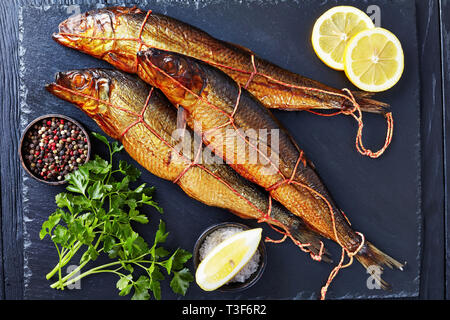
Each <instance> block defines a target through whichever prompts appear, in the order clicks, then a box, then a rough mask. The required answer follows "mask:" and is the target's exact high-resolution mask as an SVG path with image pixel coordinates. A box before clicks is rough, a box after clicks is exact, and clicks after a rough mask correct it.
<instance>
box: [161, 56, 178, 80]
mask: <svg viewBox="0 0 450 320" xmlns="http://www.w3.org/2000/svg"><path fill="white" fill-rule="evenodd" d="M164 71H165V72H166V73H168V74H169V75H171V76H173V75H176V74H177V73H178V62H177V61H175V60H173V59H172V58H170V57H166V58H164Z"/></svg>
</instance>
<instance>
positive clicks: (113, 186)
mask: <svg viewBox="0 0 450 320" xmlns="http://www.w3.org/2000/svg"><path fill="white" fill-rule="evenodd" d="M92 134H93V136H95V137H96V138H98V139H99V140H100V141H102V142H104V143H105V144H106V146H107V147H108V150H109V161H106V160H104V159H102V158H101V157H99V156H98V155H96V156H95V159H94V160H90V161H88V162H87V163H86V164H84V165H82V166H80V167H79V169H78V170H76V171H74V172H72V173H70V174H69V175H67V176H66V180H67V181H68V183H69V184H68V186H67V187H66V189H67V191H69V192H63V193H60V194H58V195H57V196H56V205H57V206H58V208H57V209H56V211H55V212H54V213H52V214H51V215H50V216H49V217H48V220H47V221H45V222H44V223H43V224H42V229H41V232H40V238H41V240H42V239H44V238H45V237H46V236H47V235H48V236H49V237H50V239H51V240H52V242H53V243H54V245H55V248H56V251H57V253H58V257H59V262H58V263H57V264H56V266H55V267H54V268H53V270H52V271H50V272H49V273H48V274H47V276H46V277H47V279H50V278H52V277H53V276H55V275H56V274H57V276H58V280H57V281H56V282H54V283H53V284H52V285H51V287H52V288H55V289H61V290H63V289H64V288H65V287H67V286H69V285H71V284H73V283H75V282H77V281H79V280H81V279H82V278H84V277H86V276H88V275H92V274H97V273H102V272H108V273H113V274H115V275H117V276H118V277H119V279H118V281H117V283H116V287H117V289H118V290H120V291H119V295H121V296H125V295H128V294H129V293H130V292H131V291H132V290H133V289H134V291H133V292H134V294H133V296H132V299H139V300H141V299H150V298H151V293H152V294H153V297H154V298H155V299H158V300H159V299H161V286H160V282H161V281H162V280H164V279H165V276H164V274H163V272H165V273H166V274H167V275H168V276H170V277H171V281H170V287H171V288H172V290H173V291H174V292H175V293H178V294H182V295H185V293H186V290H187V288H188V287H189V283H190V282H192V281H193V276H192V274H191V273H190V271H189V269H188V268H186V267H185V266H184V264H185V263H186V262H187V261H188V260H189V259H190V258H191V256H192V255H191V253H189V252H187V251H185V250H183V249H180V248H178V249H176V250H175V251H174V252H173V253H170V252H169V251H167V250H166V249H165V248H164V247H162V246H161V244H163V243H164V242H165V240H166V238H167V236H168V234H169V233H168V232H166V227H165V223H164V222H163V221H162V220H160V222H159V227H158V230H157V231H156V234H155V237H154V242H153V245H152V246H151V247H150V246H149V245H148V243H147V242H146V241H145V240H144V239H143V238H142V237H141V236H140V235H139V234H138V233H137V232H136V231H135V230H134V229H133V226H132V224H133V223H141V224H146V223H148V217H147V216H146V215H145V214H142V213H141V212H140V211H139V210H140V208H141V207H142V206H144V205H148V206H151V207H153V208H154V209H156V210H157V211H159V212H160V213H162V212H163V210H162V208H161V207H159V206H158V204H157V203H156V202H155V201H154V200H153V198H152V195H153V192H154V188H153V187H147V186H146V184H145V183H143V184H141V185H139V186H138V187H137V188H135V189H133V188H132V187H131V186H130V183H133V182H135V181H136V180H137V179H138V178H139V176H140V171H139V170H138V169H137V168H135V167H133V166H132V165H129V164H128V163H127V162H126V161H123V160H121V161H120V162H119V165H118V168H116V169H114V168H113V165H112V163H113V155H114V154H116V153H118V152H120V151H121V150H122V149H123V146H121V145H120V146H119V144H118V143H117V142H112V143H109V142H108V140H107V139H106V138H105V137H104V136H102V135H100V134H97V133H92ZM81 250H84V253H83V254H82V255H81V259H80V261H79V264H78V267H77V268H76V269H74V270H73V271H72V272H70V273H69V274H67V275H65V276H63V275H62V268H63V267H64V266H65V265H67V264H68V263H69V262H71V261H72V259H74V256H75V254H76V253H77V252H80V253H81V252H83V251H81ZM100 254H106V255H108V256H109V258H110V259H111V262H109V263H106V264H103V265H98V266H91V267H90V269H88V270H86V269H87V265H88V264H90V265H91V264H92V262H93V261H95V260H96V259H97V257H98V256H99V255H100ZM135 269H136V270H137V269H142V270H143V272H142V271H141V272H140V273H141V274H142V273H143V274H142V275H140V276H139V278H137V279H136V276H135V275H134V274H135V273H136V272H135Z"/></svg>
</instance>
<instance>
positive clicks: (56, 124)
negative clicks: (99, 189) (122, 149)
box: [22, 117, 89, 181]
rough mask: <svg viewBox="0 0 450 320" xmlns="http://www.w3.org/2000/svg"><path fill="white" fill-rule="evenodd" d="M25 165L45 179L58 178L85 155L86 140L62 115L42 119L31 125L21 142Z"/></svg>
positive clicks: (76, 166)
mask: <svg viewBox="0 0 450 320" xmlns="http://www.w3.org/2000/svg"><path fill="white" fill-rule="evenodd" d="M22 148H23V150H22V152H23V159H24V162H25V164H26V166H27V168H28V169H29V170H30V171H31V172H32V173H33V174H34V175H35V176H37V177H38V178H40V179H43V180H46V181H62V180H64V177H65V175H67V174H68V173H70V172H72V171H74V170H77V169H78V166H79V165H81V164H83V163H85V162H86V161H87V158H88V149H89V147H88V140H87V137H86V135H85V134H84V132H83V131H82V130H81V129H80V127H79V126H77V125H76V124H74V123H73V122H71V121H68V120H65V119H62V118H56V117H53V118H46V119H44V120H41V121H38V122H37V123H36V124H34V125H33V126H32V127H31V128H30V129H29V130H28V132H27V133H26V135H25V137H24V141H23V147H22Z"/></svg>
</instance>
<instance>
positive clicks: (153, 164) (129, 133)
mask: <svg viewBox="0 0 450 320" xmlns="http://www.w3.org/2000/svg"><path fill="white" fill-rule="evenodd" d="M46 89H47V91H49V92H50V93H52V94H53V95H55V96H57V97H59V98H61V99H63V100H66V101H68V102H71V103H73V104H75V105H76V106H78V107H79V108H80V109H81V110H83V111H84V112H85V113H86V114H87V115H88V116H89V117H91V118H92V119H93V120H94V121H95V122H96V123H97V124H98V125H99V126H100V128H101V129H102V130H103V131H104V132H105V133H106V134H108V135H109V136H110V137H112V138H113V139H117V140H119V141H120V142H121V143H122V144H123V146H124V149H125V150H126V151H127V153H128V154H129V155H130V156H131V157H132V158H134V159H135V160H136V161H137V162H138V163H139V164H141V165H142V166H143V167H144V168H146V169H147V170H148V171H150V172H151V173H152V174H154V175H156V176H158V177H160V178H163V179H165V180H170V181H173V182H175V183H176V184H178V186H179V187H180V188H181V189H182V190H183V191H184V192H185V193H186V194H187V195H188V196H190V197H191V198H193V199H196V200H198V201H200V202H202V203H205V204H207V205H210V206H215V207H220V208H224V209H227V210H229V211H231V212H232V213H234V214H236V215H238V216H240V217H242V218H245V219H258V220H259V219H263V220H262V221H264V216H265V215H266V214H267V213H268V214H269V218H268V219H267V220H266V221H267V222H269V223H271V224H273V225H274V226H275V227H277V228H278V230H281V231H283V233H284V232H286V233H285V234H287V235H289V237H290V238H291V239H292V240H293V241H294V243H297V244H298V245H299V244H309V245H306V246H304V247H301V248H302V249H303V251H305V252H309V253H311V255H312V256H313V257H316V258H319V256H322V258H323V261H327V262H329V261H331V260H330V259H329V256H328V252H327V251H326V250H325V249H324V247H323V242H322V241H321V240H320V236H319V235H318V234H317V233H315V232H313V231H312V230H311V229H310V228H309V227H307V225H306V224H305V223H304V222H303V221H302V220H301V219H300V218H298V217H297V216H295V215H293V214H292V213H290V212H289V211H288V210H286V208H284V207H282V206H281V205H280V204H279V203H277V202H271V201H270V200H269V197H268V194H267V193H266V192H265V191H264V190H261V189H260V188H259V187H257V186H256V185H254V184H252V183H250V182H249V181H247V180H245V179H244V178H242V177H241V176H240V175H238V174H237V173H236V172H235V171H234V170H233V169H231V168H230V167H229V166H228V165H227V164H224V163H223V161H222V159H219V158H217V157H216V158H214V155H211V152H210V151H209V149H206V148H204V146H203V145H201V140H200V145H199V147H198V148H197V149H198V150H197V151H196V150H195V148H194V147H195V145H194V144H192V143H191V144H188V147H187V148H186V149H182V148H180V149H177V148H176V147H177V146H179V145H180V141H179V138H180V137H178V136H177V135H174V132H175V131H176V130H177V112H176V109H175V108H174V107H173V106H172V105H171V104H170V102H169V101H168V100H167V99H166V98H165V97H164V95H163V94H162V93H161V92H160V91H159V90H157V89H154V88H151V87H150V86H148V85H147V84H146V83H144V82H143V81H142V80H140V79H139V78H137V77H136V76H134V75H129V74H126V73H124V72H121V71H118V70H109V69H83V70H74V71H68V72H60V73H58V74H57V76H56V80H55V82H54V83H51V84H49V85H47V86H46ZM185 135H188V136H192V134H191V131H190V130H189V129H186V133H185ZM194 152H195V153H194ZM198 154H200V155H201V158H202V160H203V161H199V159H198V157H197V155H198ZM211 157H212V158H211ZM194 160H196V161H195V163H196V164H195V165H193V162H194ZM316 260H317V259H316Z"/></svg>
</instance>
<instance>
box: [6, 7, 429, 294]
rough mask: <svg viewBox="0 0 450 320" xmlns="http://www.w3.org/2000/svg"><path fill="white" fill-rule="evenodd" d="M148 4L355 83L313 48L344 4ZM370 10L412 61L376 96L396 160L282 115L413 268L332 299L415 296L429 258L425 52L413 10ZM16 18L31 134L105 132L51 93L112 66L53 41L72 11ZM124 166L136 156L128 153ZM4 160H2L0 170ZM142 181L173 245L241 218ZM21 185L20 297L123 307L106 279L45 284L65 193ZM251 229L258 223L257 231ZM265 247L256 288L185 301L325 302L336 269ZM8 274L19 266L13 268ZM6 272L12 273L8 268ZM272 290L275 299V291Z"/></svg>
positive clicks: (370, 138)
mask: <svg viewBox="0 0 450 320" xmlns="http://www.w3.org/2000/svg"><path fill="white" fill-rule="evenodd" d="M33 3H34V2H33ZM149 3H151V4H144V5H141V7H143V8H147V9H152V10H153V11H155V12H161V13H166V14H169V15H171V16H174V17H176V18H179V19H181V20H184V21H186V22H189V23H191V24H193V25H195V26H198V27H200V28H202V29H204V30H206V31H208V32H210V33H211V34H213V35H214V36H217V37H219V38H222V39H224V40H227V41H232V42H235V43H240V44H242V45H244V46H247V47H249V48H251V49H253V50H254V51H255V52H257V53H258V54H260V55H261V56H263V57H265V58H267V59H269V60H271V61H273V62H275V63H277V64H279V65H281V66H283V67H286V68H288V69H290V70H293V71H295V72H298V73H301V74H303V75H306V76H309V77H312V78H315V79H317V80H320V81H322V82H325V83H327V84H330V85H334V86H337V87H347V86H349V83H348V82H347V81H346V80H345V77H344V75H343V74H342V73H338V72H335V71H331V70H330V69H328V68H327V67H326V66H324V65H323V64H322V63H321V62H320V61H318V59H317V58H316V57H315V55H314V53H313V51H312V49H311V46H310V44H309V40H308V39H309V34H310V32H311V27H312V25H313V22H314V20H315V19H316V18H317V17H318V16H319V15H320V13H321V12H323V11H324V10H326V9H327V8H329V7H331V6H333V5H335V4H336V3H335V1H329V2H327V1H325V2H324V3H320V4H318V2H316V1H300V2H298V3H297V2H294V1H287V2H281V3H279V4H278V5H275V3H274V2H271V1H250V2H248V3H244V4H239V3H238V2H234V1H228V2H227V1H205V2H203V1H198V2H195V3H194V4H193V3H192V2H187V1H158V2H155V3H153V2H150V1H149ZM345 3H349V4H352V3H355V2H352V1H346V2H345ZM369 4H370V5H373V4H377V5H379V7H380V8H381V18H382V21H381V24H382V26H384V27H387V28H389V29H391V30H392V31H394V32H395V33H396V34H397V35H398V36H399V38H400V40H401V41H402V43H403V45H404V50H405V54H406V65H407V68H406V69H405V74H404V77H403V78H402V80H401V82H400V83H399V84H398V85H397V86H396V87H395V88H394V89H393V90H391V91H389V92H388V93H385V94H382V95H379V98H380V99H382V100H384V101H387V102H389V103H390V104H391V105H392V106H393V111H394V118H395V120H396V123H395V137H394V140H393V143H392V145H391V147H390V149H389V150H388V152H387V153H386V154H385V155H384V156H383V157H382V158H381V159H379V160H371V159H365V158H362V157H361V156H360V155H359V154H357V153H356V151H355V150H354V146H353V140H354V134H355V124H354V122H353V121H352V120H351V119H350V118H346V117H338V118H321V117H317V116H314V115H310V114H306V113H287V112H277V113H276V116H277V117H278V118H279V119H280V120H281V121H282V122H283V124H285V125H286V126H287V127H288V129H289V130H290V131H291V132H292V133H293V134H294V136H295V138H296V140H297V141H298V142H299V144H300V146H301V147H303V148H304V149H305V151H306V154H308V155H309V157H310V158H311V159H312V160H313V161H314V162H315V164H316V166H317V168H318V171H319V173H320V174H321V176H322V177H323V179H324V181H325V182H326V184H327V186H328V188H329V189H330V191H331V193H332V194H333V196H334V198H335V199H336V202H337V203H338V204H339V205H340V207H341V208H342V209H343V210H344V211H345V212H346V213H347V215H348V216H349V218H350V219H351V221H352V223H353V226H354V227H355V229H357V230H359V231H361V232H363V233H364V234H365V235H366V237H367V238H368V239H370V240H371V241H372V242H373V243H374V244H376V245H377V246H378V247H380V248H382V249H383V250H384V251H386V252H387V253H389V254H391V255H392V256H394V257H396V258H398V259H400V260H405V261H407V262H408V265H407V269H406V271H405V272H403V273H401V272H389V271H387V272H386V273H385V278H386V280H387V281H388V282H390V283H391V284H392V285H393V286H394V290H393V291H391V292H382V291H379V290H368V289H367V288H366V280H367V277H368V275H367V274H365V271H364V270H363V268H362V267H360V266H358V265H357V264H355V265H353V266H352V267H350V268H349V269H347V270H345V271H343V272H342V273H341V274H340V275H339V276H338V277H337V279H336V281H335V282H334V283H333V285H332V287H331V289H330V291H329V298H355V297H361V298H365V297H415V296H417V295H418V294H419V282H420V279H419V270H420V261H421V251H422V247H421V231H422V216H421V214H420V209H421V201H420V200H421V196H420V186H421V183H420V177H421V172H420V165H421V163H422V161H421V159H420V139H419V136H420V127H419V125H420V122H419V118H420V117H419V115H420V113H419V111H420V110H419V107H420V106H419V103H420V99H421V97H420V92H421V90H420V84H419V76H418V75H419V63H418V62H419V61H418V54H419V53H420V52H423V49H422V48H418V47H417V38H416V31H415V27H414V26H415V25H416V16H415V4H414V2H412V1H370V3H369V2H358V3H357V6H359V7H360V8H362V9H365V8H366V7H367V6H368V5H369ZM91 7H95V5H84V6H81V10H82V11H84V10H86V9H88V8H91ZM432 12H434V11H432ZM17 13H18V16H19V22H20V23H19V24H18V25H19V28H20V30H21V36H22V37H23V38H21V42H20V44H21V49H20V50H19V52H20V53H21V59H20V62H21V63H22V65H21V66H22V69H21V84H22V85H23V87H22V89H23V90H22V91H21V93H22V97H23V99H22V101H21V102H22V105H20V111H21V113H20V121H21V122H20V123H21V127H22V129H23V127H24V126H25V125H26V124H27V123H28V122H29V121H31V120H32V119H33V118H35V117H36V116H38V115H41V114H44V113H50V112H60V113H64V114H67V115H69V116H73V117H75V118H77V119H79V120H80V121H81V122H82V123H84V124H85V125H86V127H87V128H88V129H90V130H98V129H97V128H96V126H95V124H94V123H93V122H92V121H91V120H89V119H88V118H87V117H86V116H84V115H83V114H82V113H81V112H80V111H78V110H76V109H75V108H74V107H72V106H71V105H70V104H67V103H64V102H62V101H59V100H57V99H56V98H54V97H52V96H50V95H49V94H47V93H46V92H45V91H44V90H43V85H44V84H45V83H48V82H49V81H51V80H52V78H53V75H54V73H55V72H57V71H61V70H67V69H73V68H80V67H95V66H105V65H106V64H105V63H103V62H101V61H98V60H95V59H93V58H91V57H88V56H85V55H83V54H81V53H78V52H75V51H73V50H69V49H66V48H63V47H60V46H58V45H57V44H56V43H54V42H53V41H52V40H51V39H50V35H51V33H52V32H53V31H55V30H56V26H57V24H58V22H59V21H61V20H63V19H64V18H65V17H67V16H68V15H70V13H68V11H67V6H61V5H51V6H36V5H22V6H20V8H19V10H18V12H17ZM269 17H270V19H269ZM11 18H13V17H11ZM249 21H251V22H249ZM400 21H401V23H400ZM428 21H430V20H428ZM404 25H408V26H411V27H410V28H404V27H402V26H404ZM242 30H245V32H242ZM280 48H283V50H280ZM421 49H422V50H421ZM422 99H423V97H422ZM9 116H10V117H11V116H13V115H9ZM365 120H366V127H367V129H366V130H367V131H366V132H365V134H366V139H365V141H366V143H367V144H368V145H370V146H373V145H375V146H376V145H378V146H379V145H381V144H382V142H383V139H384V130H385V124H384V121H383V120H382V119H380V118H378V117H376V116H366V117H365ZM3 125H5V124H3ZM17 140H18V139H17ZM17 140H16V141H15V142H17ZM94 148H95V149H94V150H98V151H99V152H100V153H102V150H101V148H99V146H98V145H94ZM13 150H15V149H13ZM2 156H3V157H4V156H5V155H2ZM12 158H14V157H12ZM124 158H127V159H128V157H127V156H124ZM3 163H4V162H3V159H2V172H3ZM15 169H16V170H17V168H15ZM18 180H20V179H18ZM142 180H144V181H146V182H149V183H151V184H154V185H155V186H157V190H158V200H159V201H160V203H161V205H162V206H163V207H164V208H165V211H166V213H165V214H164V217H163V218H164V220H165V221H166V222H167V225H168V229H169V230H170V231H171V236H170V237H169V239H170V240H169V244H171V245H173V246H175V245H182V246H183V247H184V248H186V249H188V250H191V249H192V247H193V245H194V242H195V239H196V238H197V236H198V235H199V234H200V233H201V231H202V230H203V229H204V228H206V227H207V226H209V225H210V224H213V223H216V222H220V221H227V220H232V221H239V219H238V218H236V217H234V216H232V215H231V214H229V213H227V212H224V211H223V210H219V209H213V208H209V207H206V206H204V205H202V204H199V203H196V202H194V201H193V200H191V199H189V198H188V197H187V196H185V195H184V194H183V193H182V192H181V191H180V190H179V189H177V188H176V187H175V186H173V185H172V184H171V183H169V182H164V181H161V180H159V179H157V178H155V177H153V176H151V175H150V174H148V173H146V174H144V176H143V178H142ZM2 181H3V179H2ZM21 187H22V190H23V192H22V197H23V214H24V219H23V221H24V224H23V227H24V231H23V241H24V249H25V250H24V277H23V278H24V292H23V296H24V297H25V298H28V299H35V298H38V299H39V298H58V299H67V298H81V299H90V298H117V295H116V292H115V289H114V282H115V281H112V280H113V279H112V278H111V277H109V276H106V277H104V276H96V277H93V278H89V279H86V280H83V282H82V290H66V291H64V292H57V291H54V290H51V289H49V288H48V282H47V281H46V280H45V279H44V275H45V273H46V272H47V271H48V269H49V262H50V261H55V258H56V257H55V253H54V249H53V247H52V246H51V243H50V242H48V241H39V240H38V231H39V229H40V225H41V223H42V221H43V220H44V219H45V217H46V216H47V215H48V214H49V213H50V212H51V211H52V210H53V209H54V205H53V200H52V199H53V197H54V195H55V194H56V193H58V192H60V191H61V188H55V187H47V186H43V185H41V184H39V183H37V182H36V181H34V180H32V179H30V178H28V177H27V176H25V175H23V185H22V186H21ZM2 188H3V186H2ZM43 194H45V197H43V196H42V195H43ZM151 214H152V216H154V217H155V218H154V219H153V223H152V224H150V226H148V227H145V228H141V230H142V231H143V232H144V234H147V235H148V236H149V237H150V236H151V234H152V232H153V231H154V228H155V227H156V222H157V218H159V217H158V216H156V214H155V213H154V212H151ZM9 223H10V222H9ZM249 224H250V225H252V226H256V224H255V223H252V222H249ZM186 229H187V230H186ZM265 232H267V234H268V235H270V236H276V235H274V234H273V232H271V231H270V230H269V228H265ZM17 237H18V240H19V241H20V240H21V239H22V237H20V236H17ZM4 239H6V238H5V237H4ZM8 239H10V238H8ZM3 242H5V241H3ZM3 245H5V244H4V243H3ZM329 246H330V247H332V249H333V250H332V251H333V253H334V256H335V259H336V260H337V259H338V255H339V251H338V250H337V247H336V246H334V245H332V244H329ZM267 249H268V258H269V261H268V265H267V269H266V271H265V274H264V276H263V277H262V279H261V280H260V281H259V282H258V283H257V284H256V285H255V286H254V287H253V288H251V289H250V290H247V291H244V292H242V293H239V294H235V295H233V294H223V293H211V294H207V293H204V292H201V290H199V289H198V288H197V287H196V286H195V285H194V286H192V288H191V289H190V290H189V292H188V295H187V298H192V299H224V298H230V299H234V298H241V299H245V298H274V299H304V298H315V297H317V294H318V291H319V289H320V286H321V285H322V284H323V283H324V281H325V280H326V278H327V276H328V273H329V271H330V270H331V268H332V266H331V265H326V264H318V263H315V262H313V261H311V260H310V259H309V258H308V257H307V256H306V255H304V254H303V253H301V252H300V251H299V250H298V249H297V248H295V247H294V245H293V244H291V243H284V244H282V245H274V244H267ZM16 259H17V260H19V258H16ZM4 265H5V266H7V264H4ZM8 268H11V265H10V264H8ZM4 272H5V274H6V271H4ZM5 283H7V282H5ZM275 285H276V286H277V290H276V292H274V290H273V287H274V286H275ZM165 289H167V288H165ZM163 296H164V297H165V298H175V296H173V295H171V294H170V292H169V291H168V290H164V292H163Z"/></svg>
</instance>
